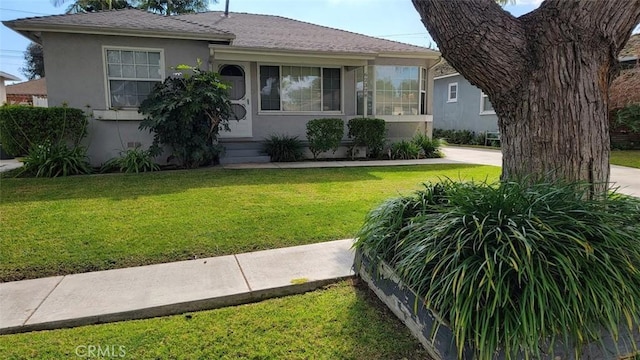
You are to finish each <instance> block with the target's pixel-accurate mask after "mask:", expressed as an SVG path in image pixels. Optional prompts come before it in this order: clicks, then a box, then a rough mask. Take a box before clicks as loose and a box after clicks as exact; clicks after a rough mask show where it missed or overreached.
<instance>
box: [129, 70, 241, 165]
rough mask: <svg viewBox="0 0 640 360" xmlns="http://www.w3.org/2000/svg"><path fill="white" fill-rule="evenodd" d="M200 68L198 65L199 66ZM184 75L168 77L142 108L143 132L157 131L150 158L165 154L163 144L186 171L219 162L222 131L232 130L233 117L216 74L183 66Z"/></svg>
mask: <svg viewBox="0 0 640 360" xmlns="http://www.w3.org/2000/svg"><path fill="white" fill-rule="evenodd" d="M198 65H199V63H198ZM176 69H177V70H181V71H183V75H182V76H175V77H169V78H167V79H166V80H165V81H164V82H162V83H161V84H158V85H156V87H155V88H154V89H153V91H152V92H151V94H149V97H148V98H147V99H146V100H145V101H143V102H142V104H141V105H140V110H139V111H140V112H141V113H143V114H145V115H146V118H145V119H144V120H143V121H142V122H141V123H140V129H149V130H151V131H153V132H154V134H155V135H154V139H153V145H152V146H151V148H150V150H151V155H153V156H157V155H160V154H161V153H162V147H161V145H162V144H166V145H169V146H171V147H172V148H173V156H174V157H175V158H177V159H178V161H179V162H180V164H182V166H184V167H186V168H195V167H198V166H200V165H203V164H208V163H212V162H215V161H217V159H218V155H219V154H220V147H219V146H218V144H217V138H218V133H219V131H220V129H222V130H226V131H229V130H230V129H229V119H230V118H231V117H232V116H233V115H232V110H231V102H230V101H229V96H228V92H227V85H225V84H223V83H222V82H221V80H220V77H219V75H218V74H217V73H214V72H210V71H203V70H200V69H199V68H197V67H190V66H187V65H180V66H177V67H176Z"/></svg>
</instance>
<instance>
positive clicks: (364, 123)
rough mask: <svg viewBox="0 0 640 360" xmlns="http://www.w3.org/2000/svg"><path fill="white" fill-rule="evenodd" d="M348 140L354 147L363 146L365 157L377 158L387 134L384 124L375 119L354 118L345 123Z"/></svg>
mask: <svg viewBox="0 0 640 360" xmlns="http://www.w3.org/2000/svg"><path fill="white" fill-rule="evenodd" d="M347 129H348V134H347V136H348V137H349V138H352V139H353V141H354V145H355V146H365V147H366V148H367V154H366V156H367V157H371V158H377V157H379V156H380V154H381V153H382V150H383V148H384V142H385V135H386V132H387V128H386V122H385V121H384V120H383V119H375V118H354V119H351V120H349V122H348V123H347Z"/></svg>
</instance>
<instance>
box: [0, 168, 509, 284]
mask: <svg viewBox="0 0 640 360" xmlns="http://www.w3.org/2000/svg"><path fill="white" fill-rule="evenodd" d="M499 172H500V169H499V168H497V167H488V166H476V165H428V166H427V165H423V166H406V167H381V168H373V167H367V168H336V169H300V170H293V169H291V170H264V169H263V170H224V169H220V168H209V169H199V170H192V171H172V172H158V173H147V174H131V175H127V174H110V175H95V176H75V177H68V178H56V179H25V178H20V179H7V178H1V179H0V181H1V184H0V188H1V191H2V193H1V197H0V216H2V231H1V232H0V234H1V235H0V236H1V239H0V249H2V250H1V251H0V281H11V280H20V279H26V278H36V277H44V276H50V275H59V274H69V273H77V272H85V271H94V270H102V269H110V268H120V267H129V266H136V265H144V264H151V263H160V262H168V261H176V260H185V259H191V258H194V257H196V256H197V257H207V256H218V255H223V254H230V253H239V252H247V251H254V250H259V249H269V248H278V247H285V246H293V245H300V244H307V243H312V242H320V241H328V240H336V239H343V238H349V237H353V236H354V234H355V232H356V231H357V230H358V229H359V227H360V226H361V224H362V221H363V218H364V216H365V215H366V213H367V212H368V211H369V210H370V209H371V208H372V207H373V206H375V205H376V204H378V203H380V202H381V201H383V200H384V199H386V198H389V197H392V196H396V195H398V194H399V193H405V192H408V191H410V190H413V189H416V188H417V187H419V186H420V184H421V183H422V182H425V181H428V180H436V179H438V178H439V177H450V178H452V179H470V178H474V179H477V180H484V179H488V180H489V181H494V180H497V179H498V176H499Z"/></svg>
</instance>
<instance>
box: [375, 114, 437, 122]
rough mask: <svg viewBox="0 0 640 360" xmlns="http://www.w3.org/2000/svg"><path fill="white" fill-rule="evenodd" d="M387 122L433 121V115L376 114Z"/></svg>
mask: <svg viewBox="0 0 640 360" xmlns="http://www.w3.org/2000/svg"><path fill="white" fill-rule="evenodd" d="M375 117H376V118H378V119H383V120H384V121H386V122H390V123H396V122H433V115H376V116H375Z"/></svg>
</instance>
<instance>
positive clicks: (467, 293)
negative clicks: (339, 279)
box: [355, 181, 640, 359]
mask: <svg viewBox="0 0 640 360" xmlns="http://www.w3.org/2000/svg"><path fill="white" fill-rule="evenodd" d="M588 193H589V185H588V184H582V183H577V184H556V183H537V184H534V185H531V186H524V185H521V184H519V183H502V184H499V185H498V184H492V185H488V184H478V183H454V182H452V181H444V182H439V183H429V184H426V185H425V189H424V190H421V191H418V192H416V193H414V194H412V195H409V196H405V197H401V198H397V199H392V200H389V201H387V202H385V203H384V204H382V205H381V206H380V207H378V208H376V209H374V210H373V211H372V212H371V213H370V214H369V215H368V217H367V219H366V221H365V224H364V226H363V227H362V229H361V230H360V232H359V234H358V240H357V242H356V245H355V246H356V247H357V248H360V249H362V251H365V252H366V253H367V254H369V255H370V256H371V257H372V258H373V260H374V261H380V260H384V261H386V262H388V263H389V264H391V266H392V267H393V268H394V269H395V271H396V272H397V274H399V276H400V277H401V279H402V281H403V282H404V283H406V284H407V285H408V286H409V287H411V288H412V289H413V290H415V291H416V292H417V293H418V294H419V295H421V296H422V297H423V298H424V300H425V302H426V305H427V306H428V307H430V308H431V309H433V310H435V311H436V312H438V313H439V314H440V316H442V318H443V319H444V320H445V321H446V322H447V323H448V325H449V326H450V327H451V329H452V331H453V334H454V337H455V341H456V345H457V348H458V351H459V353H458V357H459V358H462V349H463V348H464V347H465V345H468V344H469V345H471V347H472V348H473V349H474V351H475V356H474V358H475V359H493V358H494V356H495V354H496V352H497V351H499V350H501V351H504V353H505V354H506V355H507V357H515V356H518V357H520V356H525V357H534V358H536V357H540V356H541V353H542V352H547V353H549V352H551V353H552V350H553V349H554V347H555V346H556V345H557V346H561V345H560V344H556V341H558V342H561V343H562V344H564V345H565V346H572V347H574V349H575V351H579V350H580V347H581V346H582V345H583V344H585V343H587V342H591V341H595V340H597V339H598V337H599V336H600V334H601V330H602V329H605V330H606V331H608V332H610V333H611V334H612V335H613V336H614V338H615V337H617V336H618V335H619V334H620V332H621V331H632V329H633V328H634V327H637V326H638V324H640V321H639V320H640V318H639V317H640V246H638V239H640V227H638V226H637V224H638V222H640V200H638V199H635V198H631V197H625V196H622V195H618V194H615V193H613V194H610V195H609V196H608V197H607V198H606V199H601V200H589V199H588V196H587V195H588Z"/></svg>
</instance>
